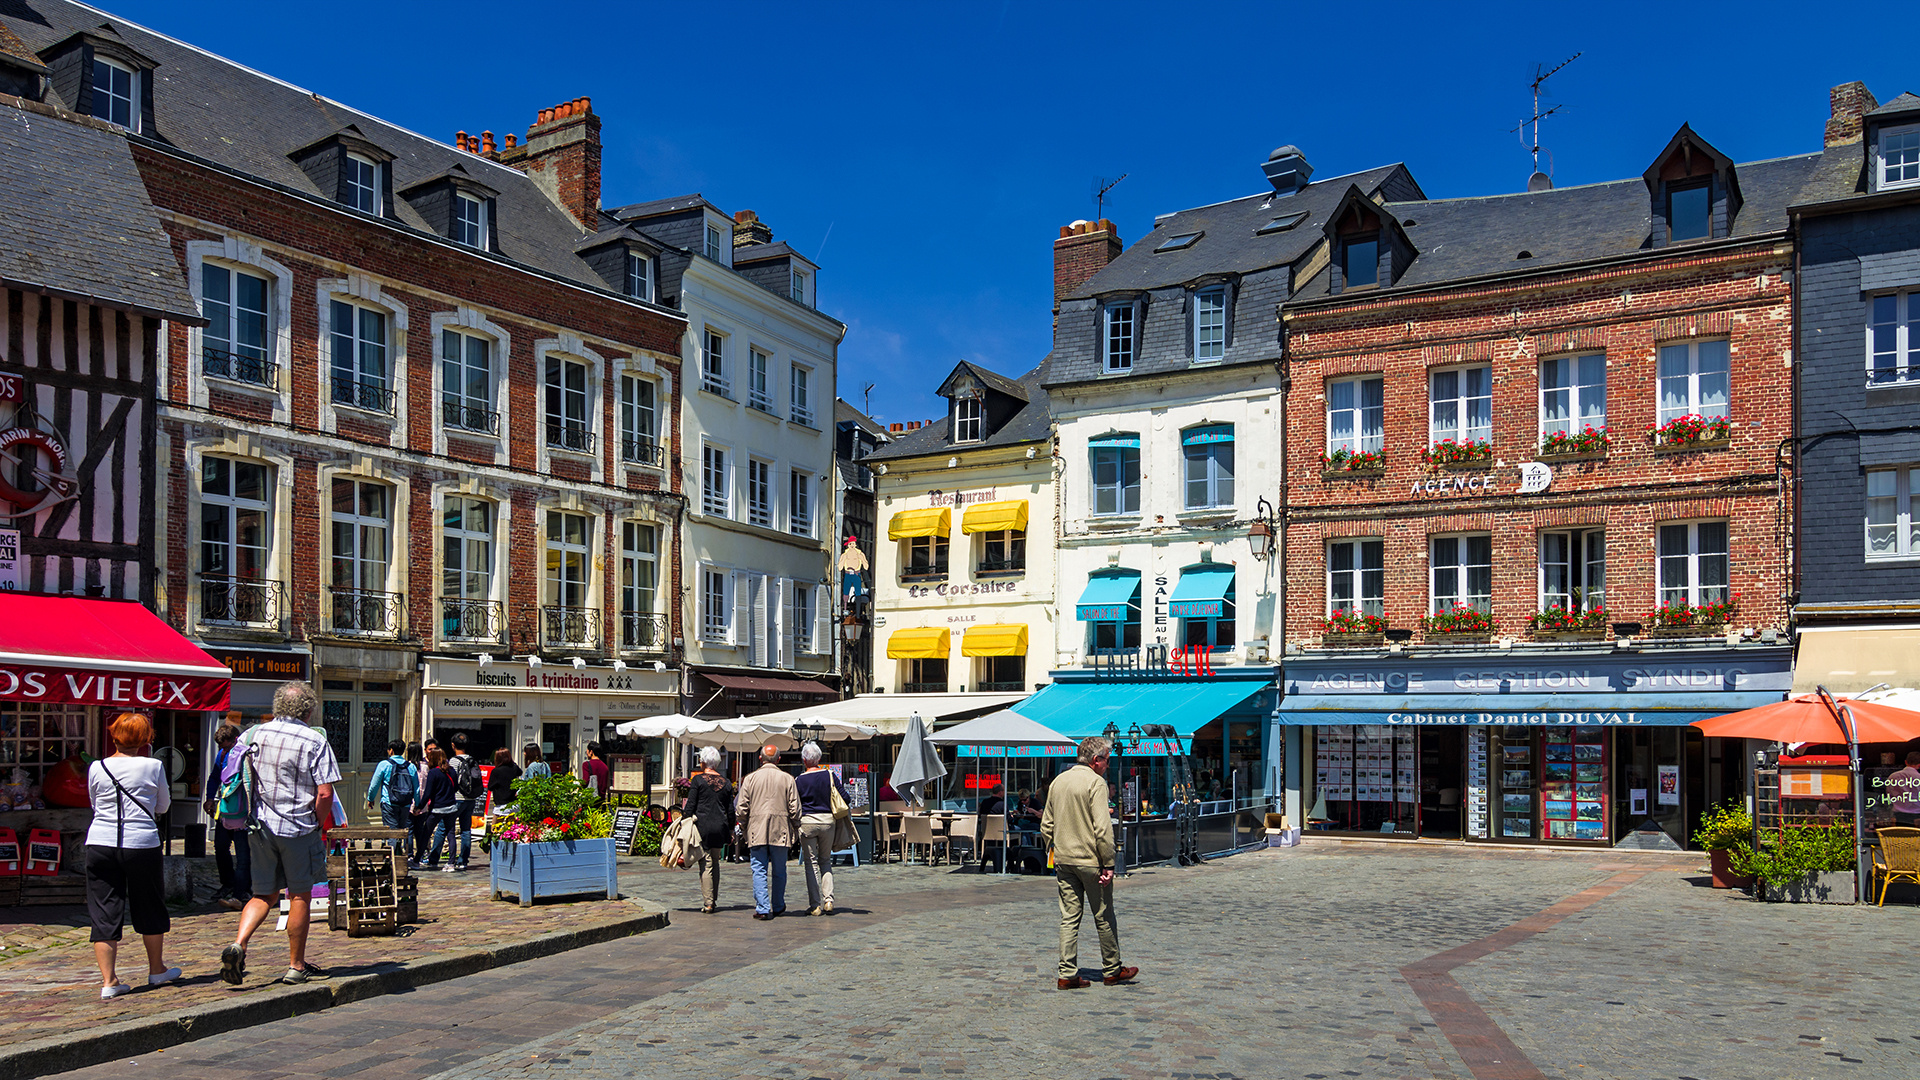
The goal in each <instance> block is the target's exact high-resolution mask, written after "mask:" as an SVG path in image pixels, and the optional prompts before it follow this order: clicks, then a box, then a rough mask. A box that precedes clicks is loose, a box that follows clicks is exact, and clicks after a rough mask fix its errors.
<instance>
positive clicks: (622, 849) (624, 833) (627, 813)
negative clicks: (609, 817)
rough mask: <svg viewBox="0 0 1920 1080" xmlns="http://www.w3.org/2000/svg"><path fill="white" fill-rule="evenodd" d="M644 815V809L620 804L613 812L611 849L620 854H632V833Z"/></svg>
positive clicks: (638, 826) (637, 827)
mask: <svg viewBox="0 0 1920 1080" xmlns="http://www.w3.org/2000/svg"><path fill="white" fill-rule="evenodd" d="M645 816H646V811H644V810H642V809H640V808H639V807H637V806H622V807H620V808H619V809H617V810H615V811H614V812H613V850H615V851H617V852H619V853H620V854H622V855H631V854H633V834H634V833H635V832H637V831H638V830H639V828H640V819H641V818H643V817H645Z"/></svg>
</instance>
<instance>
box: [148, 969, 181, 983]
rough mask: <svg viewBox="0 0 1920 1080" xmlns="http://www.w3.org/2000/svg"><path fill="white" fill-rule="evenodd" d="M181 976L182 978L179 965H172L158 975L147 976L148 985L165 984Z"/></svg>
mask: <svg viewBox="0 0 1920 1080" xmlns="http://www.w3.org/2000/svg"><path fill="white" fill-rule="evenodd" d="M179 978H180V969H179V968H177V967H170V968H168V969H167V970H165V971H163V972H161V973H160V974H158V975H149V976H147V985H148V986H165V985H167V984H168V983H170V982H174V981H177V980H178V979H179Z"/></svg>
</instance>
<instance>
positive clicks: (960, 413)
mask: <svg viewBox="0 0 1920 1080" xmlns="http://www.w3.org/2000/svg"><path fill="white" fill-rule="evenodd" d="M983 411H984V410H983V409H982V405H981V401H980V399H979V398H977V397H972V396H968V397H960V398H955V399H954V402H953V441H954V442H957V443H968V442H979V441H980V432H981V428H982V426H983V422H982V419H981V413H982V412H983Z"/></svg>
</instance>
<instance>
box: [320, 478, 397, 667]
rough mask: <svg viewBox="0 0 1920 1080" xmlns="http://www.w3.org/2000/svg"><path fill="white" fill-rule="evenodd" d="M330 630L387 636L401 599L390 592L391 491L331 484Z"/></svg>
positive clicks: (356, 483) (342, 481)
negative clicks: (331, 616) (331, 598)
mask: <svg viewBox="0 0 1920 1080" xmlns="http://www.w3.org/2000/svg"><path fill="white" fill-rule="evenodd" d="M332 524H333V553H332V555H333V557H332V568H333V574H332V582H333V585H332V589H331V592H332V594H333V629H334V630H336V631H339V632H342V633H356V634H392V633H396V632H398V630H399V626H400V596H399V595H398V594H397V593H393V592H389V591H388V589H387V585H388V569H389V566H390V560H391V558H392V532H393V489H392V488H390V487H388V486H387V485H385V484H380V483H375V482H373V481H370V480H354V479H348V478H345V477H340V478H336V479H335V480H334V481H333V514H332Z"/></svg>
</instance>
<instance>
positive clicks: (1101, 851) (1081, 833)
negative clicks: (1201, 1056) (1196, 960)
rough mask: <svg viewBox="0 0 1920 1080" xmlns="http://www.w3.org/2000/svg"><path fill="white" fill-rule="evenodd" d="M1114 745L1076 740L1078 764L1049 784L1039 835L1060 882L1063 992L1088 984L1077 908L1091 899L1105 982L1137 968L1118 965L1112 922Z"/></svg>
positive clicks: (1117, 938) (1114, 981) (1125, 979)
mask: <svg viewBox="0 0 1920 1080" xmlns="http://www.w3.org/2000/svg"><path fill="white" fill-rule="evenodd" d="M1112 750H1113V744H1112V743H1110V742H1108V741H1107V740H1105V739H1103V738H1101V737H1099V736H1098V735H1095V736H1093V737H1091V738H1086V739H1082V740H1080V758H1079V764H1077V765H1075V766H1074V767H1073V768H1071V769H1068V770H1067V771H1066V772H1063V773H1061V774H1060V775H1059V776H1056V777H1054V778H1053V783H1052V784H1050V785H1048V787H1047V810H1046V813H1045V814H1043V815H1042V816H1041V818H1040V836H1041V838H1042V839H1043V840H1044V841H1045V842H1046V845H1047V847H1049V848H1051V849H1052V850H1053V869H1054V875H1055V876H1056V877H1057V878H1058V879H1059V883H1060V978H1059V980H1058V982H1057V983H1056V984H1055V985H1057V986H1058V987H1059V988H1060V989H1062V990H1078V989H1080V988H1081V987H1083V986H1086V985H1087V980H1085V979H1083V978H1081V977H1080V912H1081V911H1082V910H1083V909H1084V908H1085V907H1086V904H1087V902H1088V901H1089V900H1091V901H1092V902H1093V927H1094V929H1095V930H1096V931H1098V932H1099V935H1100V971H1101V974H1102V975H1103V976H1104V980H1103V981H1104V982H1105V983H1106V984H1107V985H1108V986H1113V985H1115V984H1118V983H1123V982H1129V981H1131V980H1132V979H1133V977H1134V976H1135V975H1138V974H1140V969H1139V968H1137V967H1121V966H1120V928H1119V926H1118V925H1117V924H1116V923H1115V922H1114V920H1113V866H1114V848H1113V819H1112V817H1110V816H1109V815H1108V813H1107V755H1108V754H1109V753H1111V752H1112Z"/></svg>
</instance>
